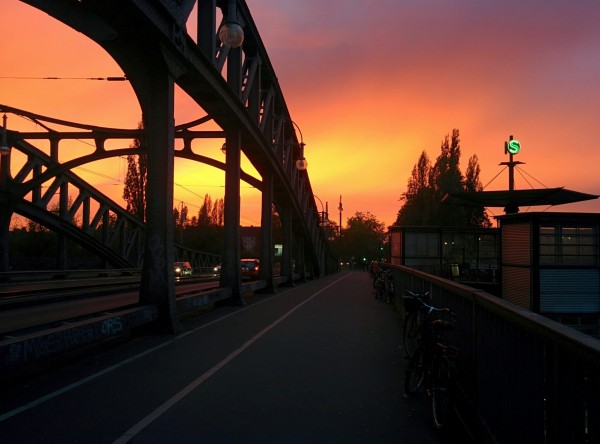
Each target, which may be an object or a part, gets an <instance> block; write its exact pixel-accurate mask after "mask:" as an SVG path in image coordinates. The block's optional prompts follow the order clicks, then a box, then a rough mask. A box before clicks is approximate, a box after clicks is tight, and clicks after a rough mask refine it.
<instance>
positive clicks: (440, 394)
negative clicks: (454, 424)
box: [431, 356, 451, 429]
mask: <svg viewBox="0 0 600 444" xmlns="http://www.w3.org/2000/svg"><path fill="white" fill-rule="evenodd" d="M450 401H451V397H450V368H449V366H448V361H447V360H446V359H445V358H444V357H442V356H437V357H435V358H434V359H433V363H432V369H431V413H432V415H433V425H434V427H435V428H437V429H441V428H443V427H444V425H445V424H446V419H447V418H448V412H449V410H450Z"/></svg>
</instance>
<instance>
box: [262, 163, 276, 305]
mask: <svg viewBox="0 0 600 444" xmlns="http://www.w3.org/2000/svg"><path fill="white" fill-rule="evenodd" d="M262 184H263V189H262V206H261V223H260V232H261V236H260V238H261V244H260V279H264V280H265V281H266V282H267V286H266V288H265V289H264V290H263V292H265V293H275V285H274V281H273V176H272V175H271V174H265V175H264V176H263V178H262Z"/></svg>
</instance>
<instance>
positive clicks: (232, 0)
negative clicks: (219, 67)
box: [219, 0, 244, 48]
mask: <svg viewBox="0 0 600 444" xmlns="http://www.w3.org/2000/svg"><path fill="white" fill-rule="evenodd" d="M219 40H221V43H223V44H224V45H226V46H231V47H232V48H239V47H240V46H242V43H244V30H243V29H242V27H241V26H240V24H239V22H238V19H237V9H236V0H229V5H228V7H227V20H226V21H225V22H224V23H223V24H222V25H221V27H220V28H219Z"/></svg>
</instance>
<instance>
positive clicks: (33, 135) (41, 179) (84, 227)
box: [0, 105, 261, 268]
mask: <svg viewBox="0 0 600 444" xmlns="http://www.w3.org/2000/svg"><path fill="white" fill-rule="evenodd" d="M0 112H4V113H12V114H14V115H18V116H22V117H25V118H28V119H30V120H32V121H34V122H36V124H38V126H39V127H41V128H43V129H44V130H45V131H37V132H19V131H11V130H8V131H7V143H8V144H9V146H11V147H12V149H13V150H17V151H19V152H20V153H22V154H23V155H24V156H25V158H26V160H25V162H24V163H23V165H21V166H20V168H19V169H18V171H15V172H14V174H13V175H12V177H11V180H10V181H7V183H6V184H4V187H3V189H2V192H0V202H2V204H3V205H5V206H6V207H8V208H9V209H10V210H11V211H12V212H15V213H17V214H19V215H21V216H24V217H27V218H29V219H31V220H33V221H35V222H37V223H39V224H41V225H43V226H45V227H47V228H50V229H52V230H53V231H55V232H58V233H62V234H66V235H67V236H68V237H70V238H71V239H74V240H75V241H76V242H77V243H79V244H80V245H82V246H84V247H86V248H87V249H88V250H90V251H93V252H95V253H96V254H97V255H98V256H99V257H101V258H103V259H104V260H106V261H107V262H108V263H110V264H111V265H112V266H114V267H120V268H131V267H140V266H141V264H142V258H143V242H142V241H143V238H144V232H145V225H144V223H143V222H142V221H140V220H138V219H137V218H136V217H134V216H133V215H132V214H131V213H129V212H128V211H126V210H125V209H124V208H122V207H121V206H120V205H119V204H118V203H116V202H114V201H113V200H111V199H110V198H109V197H107V196H105V195H104V194H103V193H101V192H100V191H98V190H97V189H95V188H94V186H93V185H91V184H89V183H88V182H86V181H85V180H83V179H82V178H80V177H79V176H78V175H77V174H75V173H73V171H72V170H73V169H74V168H76V167H78V166H81V165H84V164H87V163H90V162H94V161H97V160H101V159H106V158H110V157H117V156H126V155H141V154H144V149H143V148H134V147H133V146H130V147H128V148H115V149H110V150H107V149H105V144H106V142H107V141H110V140H112V139H129V140H133V139H135V138H138V137H140V136H141V135H142V131H140V130H123V129H115V128H103V127H97V126H91V125H86V124H79V123H73V122H67V121H65V120H60V119H55V118H52V117H45V116H41V115H39V114H34V113H30V112H27V111H24V110H20V109H17V108H13V107H9V106H6V105H0ZM198 123H202V122H198V121H196V122H190V123H188V124H185V125H182V126H181V128H180V130H178V131H177V135H176V137H177V138H178V139H182V140H185V141H184V148H183V149H182V150H179V151H177V153H178V155H180V156H181V157H185V158H188V159H190V160H194V161H198V162H204V163H207V164H209V165H211V166H213V167H217V168H221V169H224V164H223V163H222V162H218V161H216V160H214V159H211V158H208V157H206V156H201V155H198V154H195V153H193V152H191V147H188V148H187V149H186V148H185V147H186V146H188V145H191V140H193V139H194V138H206V137H221V138H222V137H223V134H222V132H219V131H190V130H189V129H188V128H190V127H193V126H194V125H197V124H198ZM51 124H56V125H60V126H64V127H69V126H71V127H74V128H76V129H80V130H88V131H63V132H60V131H57V130H55V129H52V128H50V125H51ZM74 139H76V140H79V141H85V140H90V141H91V142H92V143H93V144H94V145H93V146H95V150H94V152H93V153H91V154H86V155H83V156H79V157H75V158H73V159H71V160H69V161H67V162H62V163H61V162H60V161H59V158H60V157H61V156H60V155H59V154H60V153H59V151H60V149H61V142H62V141H64V140H74ZM34 140H45V141H48V144H49V146H50V147H51V148H50V151H51V153H50V155H49V154H47V153H45V152H44V151H42V150H40V149H38V148H37V147H35V146H34V145H32V144H31V143H29V141H34ZM65 148H67V147H65ZM71 150H72V147H71ZM243 177H244V179H245V180H247V181H248V183H250V184H252V185H253V186H255V187H257V188H260V186H261V184H260V181H258V180H257V179H255V178H254V177H252V176H250V175H248V174H247V173H244V174H243ZM54 196H58V205H57V206H56V207H55V206H54V205H53V204H52V199H53V197H54ZM56 209H58V210H59V211H58V213H57V211H56ZM76 216H77V217H76ZM98 233H100V236H98ZM178 249H179V250H181V251H182V254H185V255H186V257H188V258H191V262H193V263H194V264H198V266H200V265H202V266H204V265H205V264H207V263H210V264H214V263H217V262H218V257H217V256H215V255H211V254H208V253H202V252H198V251H192V250H189V249H185V248H184V247H183V246H178Z"/></svg>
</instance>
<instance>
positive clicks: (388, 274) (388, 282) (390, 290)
mask: <svg viewBox="0 0 600 444" xmlns="http://www.w3.org/2000/svg"><path fill="white" fill-rule="evenodd" d="M383 284H384V285H383V287H384V294H385V301H386V302H387V303H388V304H391V303H393V302H394V276H393V274H392V270H391V269H388V270H385V271H384V281H383Z"/></svg>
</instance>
